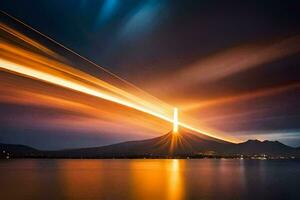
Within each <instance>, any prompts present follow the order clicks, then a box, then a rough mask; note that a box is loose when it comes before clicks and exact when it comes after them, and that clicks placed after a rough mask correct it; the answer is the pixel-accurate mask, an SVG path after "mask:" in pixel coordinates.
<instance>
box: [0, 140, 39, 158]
mask: <svg viewBox="0 0 300 200" xmlns="http://www.w3.org/2000/svg"><path fill="white" fill-rule="evenodd" d="M39 152H40V151H39V150H37V149H34V148H31V147H28V146H25V145H18V144H1V143H0V158H6V157H29V156H35V155H37V154H38V153H39Z"/></svg>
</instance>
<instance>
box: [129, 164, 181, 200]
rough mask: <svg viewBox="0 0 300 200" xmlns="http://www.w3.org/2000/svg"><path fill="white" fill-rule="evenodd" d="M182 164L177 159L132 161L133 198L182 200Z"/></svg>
mask: <svg viewBox="0 0 300 200" xmlns="http://www.w3.org/2000/svg"><path fill="white" fill-rule="evenodd" d="M182 164H183V163H182V162H181V161H179V160H177V159H173V160H163V161H162V160H136V161H134V162H133V163H132V164H131V170H132V174H131V175H132V179H133V181H132V191H133V195H134V197H135V198H136V199H144V200H145V199H146V200H147V199H149V200H153V199H169V200H179V199H183V197H184V181H183V178H182V171H181V165H182Z"/></svg>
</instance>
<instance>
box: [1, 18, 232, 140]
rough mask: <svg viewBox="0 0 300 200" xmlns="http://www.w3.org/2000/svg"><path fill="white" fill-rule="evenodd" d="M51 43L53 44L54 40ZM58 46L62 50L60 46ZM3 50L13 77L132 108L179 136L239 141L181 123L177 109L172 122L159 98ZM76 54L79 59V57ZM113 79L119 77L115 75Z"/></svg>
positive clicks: (3, 65)
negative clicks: (167, 124)
mask: <svg viewBox="0 0 300 200" xmlns="http://www.w3.org/2000/svg"><path fill="white" fill-rule="evenodd" d="M0 29H2V31H5V32H7V33H9V34H11V35H12V36H14V37H17V38H20V39H21V40H23V41H24V42H26V43H27V44H30V45H32V46H34V47H36V48H38V49H41V50H43V51H44V52H46V53H49V54H50V55H49V56H52V57H53V56H55V55H53V53H52V51H50V50H48V49H47V48H46V47H43V46H42V45H40V44H39V43H37V42H35V41H33V40H31V39H29V38H27V37H25V36H23V35H22V34H20V33H18V32H16V31H13V30H12V29H10V28H7V27H6V26H5V25H3V24H1V26H0ZM43 36H44V35H43ZM45 37H46V36H45ZM47 38H48V37H47ZM48 39H49V38H48ZM50 40H51V41H53V40H52V39H50ZM59 45H60V46H62V45H61V44H59ZM0 50H1V51H0V68H1V69H2V70H5V71H9V72H10V73H15V74H18V75H21V76H25V77H29V78H32V79H35V80H39V81H43V82H46V83H50V84H53V85H57V86H61V87H63V88H67V89H70V90H73V91H77V92H81V93H84V94H87V95H91V96H94V97H97V98H101V99H104V100H107V101H111V102H114V103H117V104H120V105H123V106H126V107H129V108H133V109H135V110H138V111H141V112H143V113H147V114H149V115H152V116H154V117H157V118H159V119H162V120H164V121H167V122H170V123H173V125H174V127H173V128H174V129H173V130H174V131H175V132H178V126H182V127H184V128H187V129H190V130H192V131H194V132H198V133H201V134H204V135H207V136H210V137H213V138H216V139H221V140H226V141H230V142H236V140H232V139H230V140H229V139H227V138H223V137H218V136H216V135H214V134H210V133H208V132H206V131H203V130H200V129H198V128H195V127H192V126H191V125H189V124H187V123H184V122H179V121H178V111H177V109H174V116H173V117H174V118H172V117H171V113H172V111H171V109H170V108H171V107H169V105H168V104H163V103H162V102H161V101H159V100H157V99H156V98H152V99H150V98H145V97H143V98H142V97H138V96H136V95H134V94H132V93H130V92H127V91H125V90H123V89H121V88H119V87H118V86H117V85H115V86H114V85H112V84H110V83H108V82H106V81H103V80H101V79H99V78H97V77H93V76H91V75H89V74H87V73H84V72H82V71H80V70H78V69H75V68H74V67H73V66H68V65H66V64H64V63H61V62H59V61H57V60H55V59H51V58H47V57H44V56H41V55H37V54H36V53H34V52H29V51H26V50H23V49H21V48H18V47H16V46H14V45H12V44H9V43H4V42H3V43H1V44H0ZM68 50H69V49H68ZM69 51H71V50H69ZM71 52H73V51H71ZM73 53H74V52H73ZM74 54H76V55H78V54H77V53H74ZM78 56H79V57H80V58H81V59H84V60H87V59H86V58H83V57H82V56H80V55H78ZM55 57H56V56H55ZM89 62H91V61H89ZM91 63H92V62H91ZM92 64H94V63H92ZM94 65H95V64H94ZM101 69H102V68H101ZM104 71H105V72H107V73H109V74H112V73H111V72H108V71H107V70H106V69H105V70H104ZM113 76H114V77H116V75H113ZM117 78H118V77H117ZM121 80H122V79H121ZM126 83H127V82H126ZM130 85H132V84H130ZM135 88H136V87H135ZM139 90H140V89H139Z"/></svg>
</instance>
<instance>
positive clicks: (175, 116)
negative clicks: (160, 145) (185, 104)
mask: <svg viewBox="0 0 300 200" xmlns="http://www.w3.org/2000/svg"><path fill="white" fill-rule="evenodd" d="M173 133H174V134H176V133H178V109H177V108H174V112H173Z"/></svg>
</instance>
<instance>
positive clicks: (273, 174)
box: [0, 159, 300, 200]
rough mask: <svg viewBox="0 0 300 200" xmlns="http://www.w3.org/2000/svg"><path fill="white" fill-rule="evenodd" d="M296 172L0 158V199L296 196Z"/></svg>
mask: <svg viewBox="0 0 300 200" xmlns="http://www.w3.org/2000/svg"><path fill="white" fill-rule="evenodd" d="M299 177H300V162H297V161H294V162H292V161H249V160H247V161H245V160H244V161H240V160H208V159H203V160H176V159H174V160H10V161H6V160H0V199H12V200H14V199H25V200H27V199H28V200H29V199H30V200H31V199H43V200H44V199H67V200H68V199H78V200H83V199H91V200H93V199H95V200H96V199H97V200H98V199H101V200H102V199H109V200H111V199H112V200H114V199H117V200H120V199H122V200H129V199H130V200H141V199H143V200H160V199H166V200H181V199H261V198H263V199H268V198H270V199H283V198H287V199H300V196H299V194H298V189H297V188H298V180H299ZM257 195H259V196H257ZM297 195H298V196H297ZM298 197H299V198H298Z"/></svg>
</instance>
